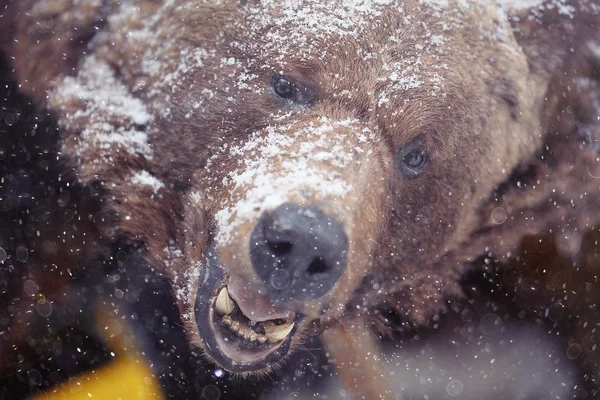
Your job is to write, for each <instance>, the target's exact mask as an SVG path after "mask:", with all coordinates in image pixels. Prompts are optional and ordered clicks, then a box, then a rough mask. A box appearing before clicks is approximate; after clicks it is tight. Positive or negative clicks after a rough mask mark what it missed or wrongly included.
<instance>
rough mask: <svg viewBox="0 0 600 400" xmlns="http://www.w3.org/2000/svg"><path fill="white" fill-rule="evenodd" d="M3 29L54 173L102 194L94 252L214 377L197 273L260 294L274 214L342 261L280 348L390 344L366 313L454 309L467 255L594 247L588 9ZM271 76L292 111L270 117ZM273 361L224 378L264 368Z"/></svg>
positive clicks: (18, 20) (90, 7)
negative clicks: (411, 158) (322, 238)
mask: <svg viewBox="0 0 600 400" xmlns="http://www.w3.org/2000/svg"><path fill="white" fill-rule="evenodd" d="M3 3H6V4H5V6H4V7H2V5H3ZM2 9H4V11H2V14H1V18H0V29H1V30H0V32H1V33H2V35H1V36H0V41H1V42H0V45H1V46H2V49H3V50H4V52H5V53H6V54H8V55H9V57H10V59H11V60H12V63H13V66H14V68H15V71H16V74H17V76H18V78H19V81H20V84H21V89H22V90H23V92H24V93H26V94H28V95H29V96H31V97H32V98H33V99H35V101H36V102H38V104H40V105H41V106H43V107H46V108H47V109H48V110H50V111H51V112H52V113H53V114H54V115H55V116H56V118H57V119H58V121H59V124H60V126H61V132H62V133H61V135H62V152H63V155H64V157H66V159H67V160H68V165H69V166H70V167H71V168H73V170H74V172H75V174H76V176H77V179H78V180H79V181H80V182H81V183H82V184H84V185H92V186H94V187H97V188H99V190H101V191H102V192H103V193H104V195H103V204H104V208H105V211H106V212H108V214H107V215H108V218H110V220H111V223H110V224H109V225H110V226H111V235H114V236H118V237H120V238H122V240H125V241H127V242H129V243H132V244H134V245H135V246H137V248H138V249H139V250H138V251H139V252H140V253H141V254H143V257H144V258H145V260H146V261H147V262H148V263H149V264H150V265H152V266H153V267H154V268H155V269H156V270H157V271H160V272H161V273H163V274H165V275H166V276H168V278H169V280H170V281H171V282H172V286H173V290H174V292H175V293H176V296H177V299H178V303H179V309H180V312H181V315H182V318H183V320H184V321H185V328H186V330H187V333H188V337H189V340H190V342H191V343H193V344H195V345H197V346H198V347H200V348H202V349H204V350H205V352H206V355H207V357H208V358H209V359H211V360H212V361H213V362H215V363H216V364H218V365H223V363H222V361H221V360H219V359H218V357H215V356H214V355H213V354H212V353H211V349H209V348H207V344H206V341H205V338H204V333H202V332H201V330H199V325H198V318H199V317H198V316H197V315H195V314H196V312H197V301H198V298H199V297H202V296H208V297H210V298H213V297H214V296H215V293H204V292H203V291H202V290H200V289H199V285H200V281H201V279H202V277H206V276H207V275H206V274H207V272H206V271H207V270H208V269H210V265H211V263H210V262H209V261H208V259H209V258H210V257H213V255H216V259H218V263H219V266H220V268H222V269H223V270H224V271H225V274H226V276H228V277H232V276H236V277H241V278H242V279H244V281H245V282H247V284H248V290H250V291H258V292H260V290H261V289H260V288H261V285H260V283H258V280H257V278H256V274H255V273H254V272H253V271H252V269H251V268H250V265H251V261H250V248H249V246H250V244H249V238H250V236H251V232H252V229H253V227H254V226H255V224H256V222H257V220H258V218H259V217H260V215H261V214H263V213H264V212H269V211H270V210H273V209H274V208H276V207H277V206H279V205H282V204H285V203H298V204H310V205H317V206H318V207H320V208H321V209H322V210H323V211H325V212H326V213H327V214H328V215H332V216H335V218H337V220H339V221H341V222H342V224H343V226H344V229H345V232H346V235H347V236H348V242H349V251H348V262H347V267H346V270H345V272H344V273H343V275H342V277H341V278H340V280H339V281H338V283H337V284H336V285H335V286H334V288H333V289H332V290H330V291H329V292H327V293H326V294H325V295H323V296H321V297H319V298H318V299H314V300H310V301H305V302H295V303H291V304H287V305H286V307H288V309H289V310H291V311H294V312H296V313H298V314H299V315H302V316H303V318H302V320H298V321H297V326H296V327H295V330H294V331H293V334H292V335H293V337H292V338H291V342H290V343H289V346H290V348H291V349H294V348H296V347H298V346H299V345H300V344H301V342H302V340H303V338H304V337H305V336H306V335H307V334H308V332H309V331H311V330H312V329H317V330H323V329H328V327H329V326H332V325H335V324H342V325H343V324H349V325H351V324H354V323H357V321H365V322H367V323H368V324H369V326H371V327H372V328H373V329H374V330H376V331H378V332H382V333H384V334H385V333H390V332H391V331H392V329H393V327H392V326H391V324H390V321H389V320H388V319H387V317H386V315H387V314H385V313H382V312H380V310H384V309H385V310H393V312H394V313H395V314H396V315H399V316H401V318H402V319H403V320H405V321H408V322H410V323H412V324H426V323H427V322H428V321H429V319H430V318H431V317H433V316H435V315H437V314H439V313H441V312H443V311H444V310H445V309H446V307H447V306H448V300H449V299H454V298H460V297H462V296H464V293H463V292H462V289H461V286H460V281H461V278H462V277H463V276H464V275H465V273H466V272H468V271H469V270H470V269H472V268H474V267H475V268H476V267H477V266H478V264H477V263H476V261H477V260H479V259H480V258H481V257H484V256H494V257H497V258H499V259H500V260H510V259H511V256H512V255H513V254H514V253H515V251H516V250H517V248H518V246H519V244H520V242H521V240H522V239H523V238H524V237H525V236H528V235H531V234H537V233H540V232H542V233H546V232H551V233H559V234H560V235H564V236H573V235H581V234H582V232H585V231H588V230H597V229H598V228H599V225H598V224H599V223H600V212H599V211H600V207H599V206H600V180H599V178H600V162H599V160H598V157H599V153H600V151H599V149H600V144H599V142H598V141H599V140H600V117H598V115H599V113H600V91H599V90H598V85H599V80H598V78H599V76H598V74H599V73H600V72H599V65H600V42H598V37H600V30H599V28H598V23H599V22H600V6H598V4H596V3H595V2H593V1H591V0H589V1H588V0H580V1H567V0H553V1H546V2H538V3H535V4H531V5H530V6H529V7H528V8H523V7H522V6H520V5H519V4H518V2H515V3H514V4H510V2H505V4H503V5H499V4H497V3H496V2H494V1H474V2H470V1H449V2H448V1H439V0H428V1H424V0H418V1H417V0H409V1H403V2H396V1H391V0H390V1H388V0H364V1H351V2H341V1H331V2H327V3H321V2H318V1H307V2H295V1H285V2H283V3H281V4H280V3H279V2H271V1H266V0H265V1H243V2H235V1H229V0H226V1H216V2H214V3H213V2H206V3H204V2H196V1H185V0H182V1H173V0H165V1H154V0H128V1H122V2H120V3H116V2H110V1H98V0H80V1H71V0H59V1H41V0H20V1H19V2H6V1H4V2H0V10H2ZM275 76H284V77H285V78H286V79H287V80H288V81H289V82H291V83H292V84H293V85H294V90H297V91H298V95H297V96H296V97H295V98H294V99H292V100H289V99H283V98H281V97H278V96H277V94H276V93H275V92H274V90H273V88H272V80H273V77H275ZM410 146H413V147H415V146H416V148H419V149H421V150H422V151H423V153H424V154H425V155H426V157H427V159H428V162H427V164H426V166H425V168H424V169H423V171H422V172H419V174H418V175H417V174H414V175H415V176H412V175H410V174H408V175H407V174H406V173H403V172H401V170H402V168H404V166H403V165H402V162H403V161H402V160H403V159H402V158H401V157H400V155H402V154H404V153H403V151H404V149H407V148H412V147H410ZM211 301H212V300H211ZM200 325H202V324H200ZM315 325H318V328H314V327H315ZM282 353H284V354H283V355H282V357H281V359H280V360H277V361H275V362H273V363H271V364H269V366H268V367H260V368H256V369H251V368H250V369H248V370H240V371H237V372H240V373H260V372H263V371H268V370H271V369H273V368H276V367H277V365H278V364H279V363H280V362H281V361H283V360H284V359H285V354H287V353H288V351H287V350H286V351H283V352H282ZM225 367H226V368H227V366H225ZM228 369H232V370H234V372H236V371H235V368H228ZM592 370H594V371H596V372H597V371H598V370H597V365H596V363H593V366H592Z"/></svg>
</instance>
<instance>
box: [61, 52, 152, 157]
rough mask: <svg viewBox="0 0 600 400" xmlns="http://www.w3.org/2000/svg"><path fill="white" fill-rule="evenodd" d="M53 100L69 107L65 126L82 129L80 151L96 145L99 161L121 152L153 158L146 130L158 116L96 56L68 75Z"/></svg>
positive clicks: (78, 146) (63, 119) (63, 121)
mask: <svg viewBox="0 0 600 400" xmlns="http://www.w3.org/2000/svg"><path fill="white" fill-rule="evenodd" d="M50 103H51V104H52V105H53V106H54V107H55V108H57V109H63V110H65V112H66V113H65V118H61V119H60V123H61V125H62V127H64V128H66V129H69V130H73V131H79V132H81V134H80V135H81V136H80V140H78V142H77V145H76V151H77V153H78V154H79V153H81V152H83V151H86V150H88V149H89V148H94V149H95V150H96V151H97V152H98V154H99V155H100V157H97V158H96V160H95V161H96V162H98V163H103V162H110V161H111V160H112V157H113V156H114V155H115V154H117V153H118V152H122V151H125V152H127V153H129V154H132V155H141V156H143V157H145V158H147V159H151V158H152V148H151V147H150V144H149V142H148V135H147V134H146V132H145V131H144V130H143V129H142V127H143V126H146V125H148V124H150V123H151V122H152V121H153V119H154V117H153V116H152V115H151V114H150V113H149V111H148V109H147V107H146V105H145V104H144V103H143V102H142V101H141V100H140V99H137V98H135V97H134V96H133V95H132V94H131V92H130V91H129V90H128V88H127V87H126V86H125V85H124V84H123V83H122V82H120V81H119V80H118V79H117V77H116V76H115V74H114V72H113V70H112V69H111V68H110V66H109V65H108V64H106V63H105V62H102V61H101V60H98V59H97V58H96V57H95V56H88V57H86V58H85V60H84V61H83V63H82V65H81V67H80V69H79V72H78V74H77V76H75V77H71V76H67V77H65V78H64V79H63V81H62V84H60V85H59V86H58V87H57V89H56V90H55V91H53V92H52V93H51V94H50ZM73 105H76V106H75V107H73Z"/></svg>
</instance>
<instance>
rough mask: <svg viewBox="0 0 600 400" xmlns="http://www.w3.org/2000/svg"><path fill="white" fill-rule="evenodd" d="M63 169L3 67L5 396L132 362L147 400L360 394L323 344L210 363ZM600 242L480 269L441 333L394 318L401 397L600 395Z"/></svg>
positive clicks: (532, 251) (0, 154)
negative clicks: (247, 369) (251, 360)
mask: <svg viewBox="0 0 600 400" xmlns="http://www.w3.org/2000/svg"><path fill="white" fill-rule="evenodd" d="M62 161H63V160H62V158H61V154H60V145H59V134H58V130H57V127H56V123H55V121H53V120H52V117H51V116H49V115H46V114H44V113H42V112H40V110H36V109H35V108H34V107H33V106H32V105H31V103H30V101H29V100H28V99H27V98H25V97H23V96H21V95H20V94H19V92H18V87H17V85H16V83H15V81H14V78H13V75H12V73H11V70H10V68H9V67H8V65H7V63H6V60H0V400H4V399H24V398H36V399H37V398H40V399H41V398H53V397H49V396H51V393H52V392H54V391H56V390H59V389H60V390H62V392H61V393H63V396H67V397H64V398H70V397H73V398H75V396H82V397H81V398H85V396H87V397H91V396H90V395H91V394H92V393H90V395H88V393H87V392H85V391H86V390H87V389H86V388H87V386H86V384H85V382H86V380H90V379H95V378H93V377H94V376H96V377H98V376H101V374H99V372H98V371H105V370H107V368H111V366H114V365H121V364H119V360H125V359H132V360H135V363H141V364H144V363H145V365H147V366H148V368H149V369H148V370H147V371H148V372H143V373H142V375H141V376H142V380H143V381H144V382H145V384H147V385H148V387H151V388H152V389H151V390H149V391H148V393H149V394H148V395H147V396H148V397H147V398H157V399H158V398H174V399H185V398H194V399H199V398H204V399H207V400H217V399H308V398H318V399H337V398H352V393H348V392H347V389H345V388H344V387H343V386H341V384H340V379H339V378H338V376H337V370H336V365H335V360H333V359H328V356H327V354H326V353H325V352H324V351H323V350H322V346H321V344H320V342H319V340H318V338H313V339H312V340H309V341H308V342H307V343H305V344H304V350H302V351H300V352H298V353H297V354H296V355H295V356H294V357H293V358H292V359H291V360H290V362H288V364H287V366H286V368H285V369H284V370H282V371H279V372H277V373H273V374H271V375H270V376H269V377H266V378H265V379H248V380H243V379H239V378H236V377H232V376H229V374H228V373H227V372H225V371H223V370H220V369H219V368H215V367H214V366H211V365H209V364H207V363H206V362H204V361H203V359H202V356H201V355H200V354H198V353H197V352H196V351H195V350H194V349H191V348H190V347H189V346H188V344H187V342H186V340H185V332H184V331H183V329H182V326H181V325H182V324H181V321H180V320H179V316H178V314H177V310H176V308H175V302H174V298H173V295H172V293H171V290H170V288H169V286H168V282H167V281H166V279H165V278H164V277H162V276H160V275H159V274H158V273H157V272H156V271H152V270H150V269H149V268H148V267H146V266H145V265H144V263H143V262H142V261H141V260H137V259H135V256H134V255H133V252H130V251H129V249H128V248H127V247H123V245H122V243H119V240H118V238H114V237H110V236H108V235H107V234H106V232H108V230H107V229H106V228H108V227H109V226H110V223H111V222H110V220H109V219H108V218H107V216H106V215H104V214H103V213H102V212H101V211H100V205H101V193H99V191H98V190H97V189H96V188H93V187H86V188H82V187H80V186H79V185H78V184H77V181H76V179H75V178H74V176H72V175H71V174H70V171H68V170H66V168H65V167H64V164H63V163H62ZM598 240H600V234H598V232H588V233H586V234H584V233H572V232H571V233H568V234H565V233H563V232H554V233H553V234H547V235H538V236H531V237H528V238H526V239H525V241H524V242H523V244H522V246H521V249H520V250H519V252H518V253H517V254H515V255H514V257H513V259H512V261H511V262H510V263H509V265H506V264H504V265H500V263H499V262H498V261H497V260H495V259H494V258H493V257H491V256H490V258H483V259H481V260H478V261H477V262H476V264H477V265H476V267H477V268H475V270H474V272H473V273H471V274H469V275H468V276H466V277H465V278H464V282H463V286H464V290H465V292H466V293H467V294H468V296H467V297H468V298H469V299H470V300H468V301H458V300H457V301H450V303H449V309H448V312H447V313H446V314H445V315H439V316H436V317H435V318H434V319H433V320H432V321H431V326H429V327H423V328H414V327H412V326H409V325H407V324H406V323H405V321H403V319H402V316H399V315H395V314H393V313H392V312H388V313H387V315H386V318H387V321H388V323H389V325H390V326H391V327H393V329H394V332H396V333H395V336H394V337H393V338H385V339H384V338H382V340H381V344H382V359H383V360H384V362H383V365H384V368H385V369H386V371H384V372H385V374H386V375H388V376H389V379H390V381H391V382H392V383H391V385H392V387H393V388H394V389H395V390H397V396H398V398H403V399H455V398H458V399H482V398H486V399H527V400H531V399H550V398H552V399H571V398H594V397H595V396H596V395H597V392H596V386H597V385H596V383H595V382H596V378H597V375H598V349H597V344H598V340H597V336H598V335H599V333H598V329H597V328H598V325H599V324H600V318H599V313H598V301H599V300H600V296H599V293H598V291H599V285H598V272H599V270H600V251H599V245H598ZM451 300H452V299H451ZM382 312H383V313H384V314H385V313H386V310H382ZM127 357H129V358H127ZM118 368H120V367H115V371H116V373H117V375H116V376H117V377H118V376H119V375H118V373H119V371H125V370H124V369H123V370H120V369H118ZM144 371H146V370H144ZM95 374H96V375H95ZM144 374H145V375H144ZM146 375H147V376H146ZM90 377H92V378H90ZM98 379H106V378H98ZM113 379H114V378H113ZM122 379H124V380H125V379H126V377H124V376H122ZM108 384H109V385H112V384H114V382H108ZM64 393H66V395H64ZM94 398H99V397H98V396H94ZM100 398H102V397H101V396H100ZM107 398H108V397H107ZM123 398H126V397H123Z"/></svg>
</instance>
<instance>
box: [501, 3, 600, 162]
mask: <svg viewBox="0 0 600 400" xmlns="http://www.w3.org/2000/svg"><path fill="white" fill-rule="evenodd" d="M509 2H510V0H509ZM512 3H513V4H514V6H513V7H512V8H510V7H509V9H508V10H507V12H508V14H509V19H510V22H511V25H512V27H513V31H514V35H515V38H516V39H517V42H518V43H519V44H520V45H521V47H522V49H523V51H524V53H525V55H526V56H527V60H528V64H529V70H530V75H531V77H532V81H538V82H539V80H538V79H539V78H541V81H543V82H544V83H547V85H548V86H547V87H548V90H547V92H546V96H545V99H544V100H545V104H544V112H543V113H542V115H543V116H544V117H543V120H542V121H540V122H541V125H542V128H543V131H544V132H545V133H546V134H547V135H548V136H547V140H546V146H545V147H546V148H545V150H546V151H547V152H550V154H548V155H547V156H548V157H558V158H560V154H558V153H557V152H553V150H557V149H558V148H559V147H562V146H557V145H566V144H567V142H573V141H575V142H577V144H582V145H585V146H588V147H589V148H591V150H592V151H595V152H596V154H598V152H599V150H600V144H599V141H600V119H599V117H598V115H599V114H600V5H599V4H598V3H597V2H596V1H593V0H561V1H544V0H542V1H537V3H538V4H537V5H535V6H533V7H529V8H524V7H523V6H522V4H523V3H526V2H521V1H513V2H512ZM527 3H531V2H527ZM536 78H538V79H536Z"/></svg>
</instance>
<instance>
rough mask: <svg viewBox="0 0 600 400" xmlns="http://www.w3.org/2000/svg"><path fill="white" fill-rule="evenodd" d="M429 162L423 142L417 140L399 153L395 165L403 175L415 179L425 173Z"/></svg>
mask: <svg viewBox="0 0 600 400" xmlns="http://www.w3.org/2000/svg"><path fill="white" fill-rule="evenodd" d="M428 161H429V155H428V154H427V152H426V151H425V148H424V146H423V144H422V142H421V140H418V139H417V140H415V141H413V142H411V143H409V144H407V145H406V146H404V147H403V148H402V149H400V151H398V153H397V154H396V160H395V164H396V168H398V170H400V172H401V173H402V175H404V176H405V177H407V178H414V177H416V176H417V175H419V174H420V173H421V172H422V171H423V169H424V168H425V166H426V165H427V162H428Z"/></svg>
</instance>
